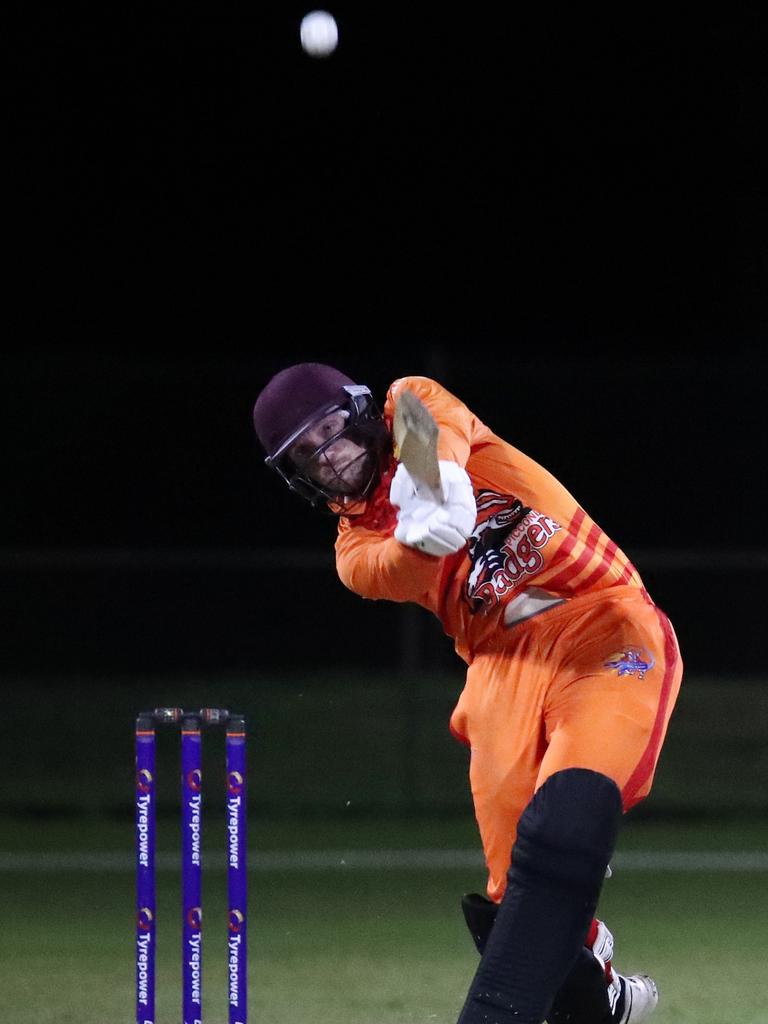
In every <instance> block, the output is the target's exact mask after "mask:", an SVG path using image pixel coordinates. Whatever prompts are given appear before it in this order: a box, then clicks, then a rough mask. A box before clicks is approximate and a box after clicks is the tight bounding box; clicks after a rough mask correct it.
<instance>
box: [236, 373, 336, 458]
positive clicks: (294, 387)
mask: <svg viewBox="0 0 768 1024" xmlns="http://www.w3.org/2000/svg"><path fill="white" fill-rule="evenodd" d="M349 385H352V386H354V381H353V380H351V379H350V378H349V377H347V375H346V374H344V373H342V372H341V371H340V370H335V369H334V368H333V367H332V366H326V365H325V364H324V363H298V364H297V365H296V366H289V367H288V368H287V369H285V370H281V371H280V373H278V374H275V376H274V377H273V378H272V379H271V380H270V382H269V383H268V384H267V386H266V387H265V388H264V390H263V391H262V392H261V394H260V395H259V397H258V398H257V399H256V404H255V405H254V407H253V426H254V429H255V431H256V436H257V437H258V439H259V441H260V442H261V445H262V447H263V448H264V451H265V452H266V453H267V455H268V456H269V458H270V459H273V458H275V456H276V455H277V454H278V452H280V451H281V450H282V449H283V448H285V447H286V445H288V444H289V443H290V442H291V441H292V440H293V439H294V438H296V437H298V435H299V434H300V433H301V432H302V430H305V429H306V428H307V427H308V426H310V425H311V424H312V423H313V422H314V420H315V419H317V418H319V417H320V416H322V415H324V414H325V412H326V410H327V409H328V408H329V407H331V408H333V407H334V406H337V405H338V404H339V402H340V401H341V398H343V391H342V389H343V388H344V387H345V386H349Z"/></svg>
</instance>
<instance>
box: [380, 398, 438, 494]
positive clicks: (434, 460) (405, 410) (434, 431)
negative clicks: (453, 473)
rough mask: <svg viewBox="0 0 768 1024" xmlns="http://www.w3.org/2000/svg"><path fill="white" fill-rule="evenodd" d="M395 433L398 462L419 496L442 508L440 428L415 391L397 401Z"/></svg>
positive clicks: (394, 423) (394, 421) (393, 426)
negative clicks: (434, 502)
mask: <svg viewBox="0 0 768 1024" xmlns="http://www.w3.org/2000/svg"><path fill="white" fill-rule="evenodd" d="M392 432H393V435H394V440H395V458H396V459H398V460H399V461H400V462H402V463H403V465H404V466H405V468H406V469H407V470H408V472H409V473H410V474H411V476H412V477H413V479H414V481H415V482H416V484H417V491H418V492H419V494H420V495H421V496H423V497H429V498H433V499H434V500H435V501H437V502H440V503H441V504H442V501H443V489H442V486H441V484H440V466H439V464H438V457H437V436H438V433H439V428H438V426H437V424H436V423H435V421H434V419H433V418H432V414H431V413H430V411H429V409H427V407H426V405H424V403H423V402H422V401H421V399H419V398H418V397H417V396H416V395H415V394H414V393H413V392H412V391H403V392H402V393H401V394H400V396H399V398H398V400H397V404H396V406H395V415H394V420H393V424H392ZM425 491H426V493H425Z"/></svg>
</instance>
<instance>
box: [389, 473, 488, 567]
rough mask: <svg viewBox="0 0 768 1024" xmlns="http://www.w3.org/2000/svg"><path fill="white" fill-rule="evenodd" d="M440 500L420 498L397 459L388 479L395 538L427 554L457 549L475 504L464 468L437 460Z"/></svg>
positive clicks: (473, 516)
mask: <svg viewBox="0 0 768 1024" xmlns="http://www.w3.org/2000/svg"><path fill="white" fill-rule="evenodd" d="M439 465H440V483H441V487H442V491H443V497H444V501H443V503H442V504H439V503H438V502H436V501H433V500H432V499H426V498H420V497H419V495H418V492H417V486H416V484H415V482H414V480H413V479H412V477H411V475H410V473H409V472H408V470H407V469H406V468H405V466H404V465H403V464H402V463H401V464H400V465H399V466H398V467H397V471H396V473H395V475H394V477H393V479H392V485H391V487H390V492H389V500H390V501H391V502H392V504H393V505H395V506H397V507H398V508H399V510H400V511H399V513H398V517H397V528H396V529H395V538H396V539H397V540H399V541H400V543H401V544H406V545H407V546H408V547H412V548H417V549H418V550H419V551H424V552H426V554H428V555H434V556H435V557H438V558H440V557H443V556H445V555H452V554H454V553H455V552H456V551H459V550H461V548H463V547H464V545H465V544H466V542H467V538H468V537H469V536H470V534H471V533H472V530H473V529H474V527H475V521H476V519H477V506H476V505H475V496H474V492H473V490H472V482H471V481H470V479H469V476H468V474H467V472H466V470H464V469H462V467H461V466H459V465H458V464H457V463H455V462H451V461H449V460H443V459H441V460H440V464H439Z"/></svg>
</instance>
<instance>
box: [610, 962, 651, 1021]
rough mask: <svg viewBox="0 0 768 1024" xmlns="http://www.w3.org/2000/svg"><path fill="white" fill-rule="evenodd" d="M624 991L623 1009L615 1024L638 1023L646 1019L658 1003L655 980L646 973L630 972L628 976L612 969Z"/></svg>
mask: <svg viewBox="0 0 768 1024" xmlns="http://www.w3.org/2000/svg"><path fill="white" fill-rule="evenodd" d="M613 974H614V978H616V979H618V981H619V984H620V986H621V989H622V991H623V993H624V1009H623V1012H622V1014H621V1016H620V1017H618V1018H617V1020H616V1024H639V1022H640V1021H641V1020H648V1018H649V1017H650V1016H651V1014H652V1013H653V1011H654V1010H655V1009H656V1007H657V1006H658V1005H659V990H658V989H657V988H656V982H655V981H654V980H653V978H649V977H648V975H647V974H632V975H630V976H629V977H628V978H625V977H624V975H622V974H619V973H618V972H616V971H614V972H613Z"/></svg>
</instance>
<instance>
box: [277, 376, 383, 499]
mask: <svg viewBox="0 0 768 1024" xmlns="http://www.w3.org/2000/svg"><path fill="white" fill-rule="evenodd" d="M334 412H339V413H342V414H343V422H344V426H343V427H342V429H341V430H338V431H337V432H336V433H335V434H333V435H332V436H331V437H329V438H326V439H325V440H324V441H323V443H322V444H320V445H318V447H317V448H315V449H314V451H312V452H311V453H309V454H308V455H307V456H305V457H304V458H302V459H301V461H300V462H298V461H297V460H296V459H295V458H292V457H291V454H290V451H291V448H292V447H293V446H294V444H295V443H296V442H297V441H298V439H299V438H300V437H301V435H302V434H303V433H304V432H305V431H307V430H309V429H310V428H311V427H312V426H314V425H315V424H316V423H319V422H320V421H321V420H323V419H324V418H325V417H326V416H329V415H330V414H331V413H334ZM342 438H343V439H347V440H350V441H352V442H354V444H356V445H357V446H358V447H360V448H362V449H363V451H362V453H361V454H360V455H358V456H356V457H355V458H354V459H352V460H350V462H348V463H347V464H346V465H345V466H343V467H341V472H343V471H344V470H345V469H348V468H349V467H350V465H352V463H354V462H357V461H359V460H365V463H366V465H365V467H364V472H363V480H362V483H361V484H360V486H359V487H358V488H357V489H356V490H355V491H354V492H353V493H346V492H345V490H344V487H345V481H344V479H343V476H342V475H341V473H340V472H339V471H336V472H335V476H336V479H337V480H338V482H339V486H338V487H334V484H333V480H331V481H330V482H329V483H325V484H321V483H319V482H318V481H317V480H316V479H314V478H313V477H312V475H311V473H310V470H311V467H312V466H313V465H314V466H317V465H318V463H321V462H322V460H323V458H324V454H325V452H326V451H327V450H328V449H329V448H332V447H333V446H334V445H335V444H336V443H337V442H338V441H339V440H340V439H342ZM390 448H391V441H390V436H389V431H388V430H387V427H386V424H385V423H384V420H383V417H382V415H381V413H380V411H379V409H378V408H377V406H376V404H375V402H374V401H373V397H372V395H371V392H370V390H369V388H367V387H365V385H363V384H347V385H344V386H343V387H342V388H340V389H339V391H338V392H337V394H336V395H335V396H334V397H333V398H332V399H331V400H330V401H328V402H327V403H326V404H325V405H322V406H320V407H319V408H318V409H316V410H315V411H314V412H313V413H312V415H311V416H309V417H308V418H307V419H306V420H304V421H303V422H302V423H301V424H300V425H299V426H298V427H296V429H295V430H293V431H292V432H291V434H290V435H289V436H288V437H286V438H285V439H284V440H283V441H282V442H281V443H280V444H279V446H278V447H277V448H276V449H275V451H273V452H272V453H271V454H270V455H268V456H267V458H266V459H265V460H264V461H265V463H266V465H267V466H269V467H270V468H271V469H274V470H275V471H276V472H277V473H279V475H280V476H281V477H282V478H283V480H285V482H286V484H287V485H288V487H289V488H290V489H291V490H292V491H294V492H295V493H296V494H298V495H299V496H300V497H302V498H304V499H305V500H306V501H308V502H309V503H310V505H312V506H313V508H324V509H326V510H328V511H330V512H331V513H334V514H336V515H344V516H354V515H360V514H361V513H362V512H363V511H364V510H365V502H366V499H367V498H368V496H369V495H370V494H371V492H372V491H373V490H374V489H375V487H376V484H377V483H378V481H379V477H380V474H381V470H382V466H383V462H384V460H385V458H386V456H387V455H388V454H389V451H390ZM328 465H329V466H330V465H331V463H330V462H328Z"/></svg>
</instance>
